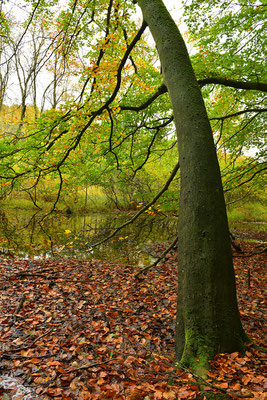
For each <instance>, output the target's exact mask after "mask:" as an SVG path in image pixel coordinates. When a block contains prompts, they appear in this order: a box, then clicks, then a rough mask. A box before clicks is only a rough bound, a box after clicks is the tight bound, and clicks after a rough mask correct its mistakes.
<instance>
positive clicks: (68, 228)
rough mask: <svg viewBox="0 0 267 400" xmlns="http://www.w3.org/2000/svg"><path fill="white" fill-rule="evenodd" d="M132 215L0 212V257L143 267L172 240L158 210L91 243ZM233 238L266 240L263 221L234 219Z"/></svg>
mask: <svg viewBox="0 0 267 400" xmlns="http://www.w3.org/2000/svg"><path fill="white" fill-rule="evenodd" d="M133 215H134V214H133V213H126V212H125V213H116V212H112V213H91V214H86V215H71V216H67V215H66V214H53V215H50V216H49V217H47V218H46V219H44V220H43V221H42V222H41V223H40V217H39V215H38V214H34V213H32V212H29V211H25V210H2V211H0V256H2V257H17V258H25V259H29V258H35V259H40V258H41V259H45V258H49V257H71V258H76V259H101V260H112V261H115V262H118V263H123V264H131V265H136V266H138V267H143V266H146V265H149V264H150V263H151V262H153V261H154V257H153V254H152V250H151V247H152V245H153V244H156V243H162V242H170V241H173V239H174V238H175V237H176V235H177V218H176V217H173V216H167V215H164V214H162V213H158V214H157V215H154V216H152V215H147V214H145V215H142V216H140V217H139V218H138V219H137V220H135V222H134V223H133V224H131V225H128V226H127V227H125V228H124V229H122V230H120V231H119V232H118V233H117V234H116V235H115V236H114V237H112V238H111V239H110V240H109V241H108V242H105V243H103V244H101V245H100V246H98V247H95V248H93V249H92V246H93V245H94V244H95V243H97V242H99V241H101V240H102V239H104V238H105V237H107V236H108V235H110V234H111V233H112V232H113V231H114V229H116V228H117V227H118V226H120V225H121V224H123V223H125V222H126V221H128V220H129V219H131V218H132V217H133ZM230 228H231V232H232V233H233V234H234V236H235V238H236V239H237V240H240V239H242V240H248V241H256V242H264V241H266V228H267V224H266V223H264V222H261V223H258V222H249V223H245V222H233V223H231V224H230Z"/></svg>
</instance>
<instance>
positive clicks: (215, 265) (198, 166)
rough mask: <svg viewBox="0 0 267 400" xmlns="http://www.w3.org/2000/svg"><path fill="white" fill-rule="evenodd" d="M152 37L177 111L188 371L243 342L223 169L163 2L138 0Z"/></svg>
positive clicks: (180, 336)
mask: <svg viewBox="0 0 267 400" xmlns="http://www.w3.org/2000/svg"><path fill="white" fill-rule="evenodd" d="M138 4H139V6H140V7H141V9H142V12H143V17H144V20H145V21H146V22H147V24H148V26H149V28H150V31H151V33H152V35H153V37H154V40H155V43H156V46H157V49H158V53H159V57H160V61H161V65H162V71H163V77H164V82H165V84H166V86H167V88H168V92H169V96H170V99H171V102H172V107H173V111H174V119H175V125H176V130H177V138H178V148H179V161H180V170H181V197H180V212H179V223H178V238H179V239H178V301H177V322H176V347H177V359H178V360H181V362H182V363H185V364H187V365H190V366H194V364H195V360H196V359H199V360H200V361H201V362H203V363H206V361H207V360H208V359H210V358H212V357H213V356H214V355H215V354H218V353H220V352H233V351H241V350H243V349H244V341H245V340H246V339H247V337H246V335H245V333H244V331H243V328H242V325H241V322H240V316H239V311H238V306H237V300H236V286H235V276H234V270H233V263H232V253H231V245H230V238H229V229H228V222H227V215H226V209H225V202H224V195H223V188H222V183H221V176H220V169H219V165H218V160H217V155H216V151H215V146H214V142H213V137H212V131H211V127H210V123H209V120H208V117H207V113H206V109H205V105H204V102H203V98H202V95H201V91H200V89H199V86H198V84H197V80H196V77H195V74H194V71H193V69H192V65H191V62H190V59H189V55H188V52H187V49H186V46H185V43H184V41H183V38H182V36H181V34H180V32H179V30H178V28H177V26H176V25H175V23H174V21H173V20H172V18H171V16H170V14H169V13H168V11H167V9H166V8H165V6H164V4H163V3H162V0H153V1H151V0H138Z"/></svg>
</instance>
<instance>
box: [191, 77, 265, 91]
mask: <svg viewBox="0 0 267 400" xmlns="http://www.w3.org/2000/svg"><path fill="white" fill-rule="evenodd" d="M198 84H199V86H200V87H203V86H205V85H210V84H215V85H223V86H228V87H232V88H235V89H244V90H259V91H261V92H267V83H264V82H249V81H239V80H235V79H226V78H205V79H199V80H198Z"/></svg>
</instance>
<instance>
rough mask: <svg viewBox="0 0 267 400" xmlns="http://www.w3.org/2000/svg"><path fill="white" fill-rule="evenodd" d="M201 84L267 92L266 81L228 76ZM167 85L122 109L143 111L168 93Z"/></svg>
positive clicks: (202, 81)
mask: <svg viewBox="0 0 267 400" xmlns="http://www.w3.org/2000/svg"><path fill="white" fill-rule="evenodd" d="M198 84H199V86H200V87H201V88H202V87H203V86H206V85H210V84H214V85H223V86H228V87H232V88H235V89H244V90H259V91H261V92H267V83H264V82H248V81H239V80H235V79H226V78H205V79H199V80H198ZM167 91H168V90H167V87H166V85H165V83H162V84H161V85H160V86H159V88H158V89H157V91H156V92H155V93H154V94H153V95H152V96H151V97H149V98H148V99H147V101H145V102H144V103H143V104H141V105H140V106H130V105H129V106H127V105H125V106H124V105H122V106H120V108H121V110H122V111H126V110H127V111H128V110H129V111H137V112H138V111H141V110H144V109H146V108H147V107H148V106H150V104H152V103H153V101H155V100H156V99H157V98H158V97H159V96H161V95H162V94H164V93H166V92H167Z"/></svg>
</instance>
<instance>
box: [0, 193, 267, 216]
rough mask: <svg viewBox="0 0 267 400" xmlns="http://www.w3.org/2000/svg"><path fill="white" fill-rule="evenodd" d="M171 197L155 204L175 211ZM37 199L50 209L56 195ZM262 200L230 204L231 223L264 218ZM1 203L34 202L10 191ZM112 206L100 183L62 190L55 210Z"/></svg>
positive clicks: (126, 205)
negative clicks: (77, 188)
mask: <svg viewBox="0 0 267 400" xmlns="http://www.w3.org/2000/svg"><path fill="white" fill-rule="evenodd" d="M173 196H174V194H173V195H171V193H168V196H166V197H163V198H162V199H160V200H159V202H158V203H157V204H158V205H159V204H160V205H161V207H160V208H161V210H162V211H163V212H165V213H167V214H173V213H177V201H174V199H173ZM149 197H150V196H149ZM39 200H40V201H39V202H38V205H39V206H40V207H41V208H45V209H50V208H51V205H52V204H53V202H54V201H55V195H52V194H49V193H47V192H46V193H45V192H43V193H41V195H40V199H39ZM117 201H118V204H119V208H120V209H121V210H122V211H124V210H125V211H127V210H129V209H132V208H133V204H132V203H133V202H132V203H130V202H129V200H128V199H127V198H126V197H125V195H123V194H122V195H119V194H118V195H117ZM138 201H140V202H141V203H143V202H142V200H141V199H140V200H138V199H137V200H136V201H135V203H136V204H137V203H138ZM263 203H264V202H263V201H255V200H253V201H252V200H250V201H249V200H248V201H247V202H242V203H234V204H232V205H229V206H228V207H227V214H228V219H229V221H230V223H231V222H236V221H267V212H266V207H264V205H263ZM0 204H1V203H0ZM1 206H2V208H6V209H20V210H36V207H35V206H34V204H33V202H32V201H31V199H30V198H29V197H28V196H27V194H26V193H25V192H13V193H12V194H11V195H10V196H9V197H8V198H6V199H5V200H4V201H3V202H2V204H1ZM115 209H117V207H116V204H115V202H114V201H112V200H111V199H110V196H108V195H107V192H105V190H104V188H102V187H99V186H91V187H88V188H87V190H86V189H79V190H69V191H66V192H65V193H62V196H61V198H60V201H59V202H58V204H57V210H58V211H61V212H65V211H66V210H70V211H71V212H72V213H75V214H86V213H90V212H107V211H108V212H109V211H114V210H115Z"/></svg>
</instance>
